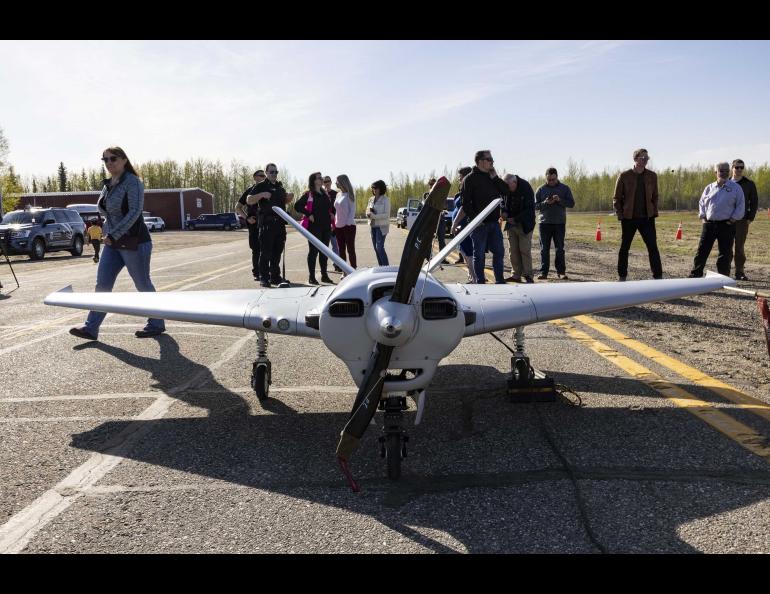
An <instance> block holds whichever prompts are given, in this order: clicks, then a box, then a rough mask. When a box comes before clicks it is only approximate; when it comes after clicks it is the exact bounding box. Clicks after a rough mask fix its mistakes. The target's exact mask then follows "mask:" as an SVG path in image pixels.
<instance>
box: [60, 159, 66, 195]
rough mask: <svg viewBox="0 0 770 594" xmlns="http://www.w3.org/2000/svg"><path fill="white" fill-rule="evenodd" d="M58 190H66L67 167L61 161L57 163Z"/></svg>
mask: <svg viewBox="0 0 770 594" xmlns="http://www.w3.org/2000/svg"><path fill="white" fill-rule="evenodd" d="M59 191H60V192H66V191H67V168H66V167H65V166H64V163H63V162H60V163H59Z"/></svg>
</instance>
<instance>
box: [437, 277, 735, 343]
mask: <svg viewBox="0 0 770 594" xmlns="http://www.w3.org/2000/svg"><path fill="white" fill-rule="evenodd" d="M735 284H736V283H735V280H733V279H731V278H730V277H727V276H722V275H721V274H715V273H712V272H709V273H707V275H706V277H704V278H675V279H665V280H643V281H627V282H623V283H621V282H585V283H576V282H571V283H558V284H557V283H553V284H549V283H537V284H515V285H510V284H506V285H494V284H483V285H462V284H456V285H446V287H447V289H449V290H450V291H451V292H452V294H453V296H454V297H455V299H457V301H458V303H459V305H460V307H461V308H462V310H463V311H464V312H466V319H469V318H470V319H469V322H470V320H472V319H473V317H474V316H473V315H469V314H470V312H473V313H475V321H473V322H472V323H469V324H468V325H467V326H466V328H465V334H464V336H474V335H476V334H484V333H486V332H494V331H496V330H505V329H508V328H515V327H516V326H526V325H528V324H534V323H537V322H545V321H548V320H556V319H559V318H566V317H570V316H577V315H582V314H590V313H596V312H600V311H609V310H612V309H622V308H624V307H630V306H633V305H640V304H642V303H651V302H654V301H666V300H669V299H678V298H680V297H687V296H688V295H699V294H701V293H708V292H709V291H715V290H717V289H721V288H723V287H725V286H734V285H735Z"/></svg>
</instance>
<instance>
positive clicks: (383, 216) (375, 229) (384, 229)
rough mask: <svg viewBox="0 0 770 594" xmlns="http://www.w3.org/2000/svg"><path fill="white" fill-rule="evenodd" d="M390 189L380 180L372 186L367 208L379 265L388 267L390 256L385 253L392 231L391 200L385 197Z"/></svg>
mask: <svg viewBox="0 0 770 594" xmlns="http://www.w3.org/2000/svg"><path fill="white" fill-rule="evenodd" d="M387 191H388V187H387V186H386V185H385V182H384V181H382V180H381V179H378V180H377V181H376V182H374V183H373V184H372V197H371V198H369V204H368V205H367V207H366V217H367V218H368V219H369V225H371V231H372V244H373V245H374V253H375V254H377V264H378V265H380V266H388V254H386V253H385V236H386V235H387V234H388V229H390V199H389V198H388V197H387V196H386V195H385V193H386V192H387Z"/></svg>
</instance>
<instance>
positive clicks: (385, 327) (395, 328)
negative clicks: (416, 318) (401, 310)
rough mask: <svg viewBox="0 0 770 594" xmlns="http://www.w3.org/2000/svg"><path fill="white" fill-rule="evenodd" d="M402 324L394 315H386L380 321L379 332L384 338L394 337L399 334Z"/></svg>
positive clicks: (402, 327)
mask: <svg viewBox="0 0 770 594" xmlns="http://www.w3.org/2000/svg"><path fill="white" fill-rule="evenodd" d="M403 329H404V325H403V324H402V323H401V320H399V319H398V318H396V317H394V316H388V317H387V318H385V319H384V320H382V322H380V332H381V333H382V335H383V336H384V337H385V338H396V337H397V336H399V335H400V334H401V331H402V330H403Z"/></svg>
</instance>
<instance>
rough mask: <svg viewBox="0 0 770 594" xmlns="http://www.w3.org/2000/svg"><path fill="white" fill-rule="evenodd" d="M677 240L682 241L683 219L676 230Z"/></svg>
mask: <svg viewBox="0 0 770 594" xmlns="http://www.w3.org/2000/svg"><path fill="white" fill-rule="evenodd" d="M675 241H682V221H679V227H678V228H677V230H676V239H675Z"/></svg>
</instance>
